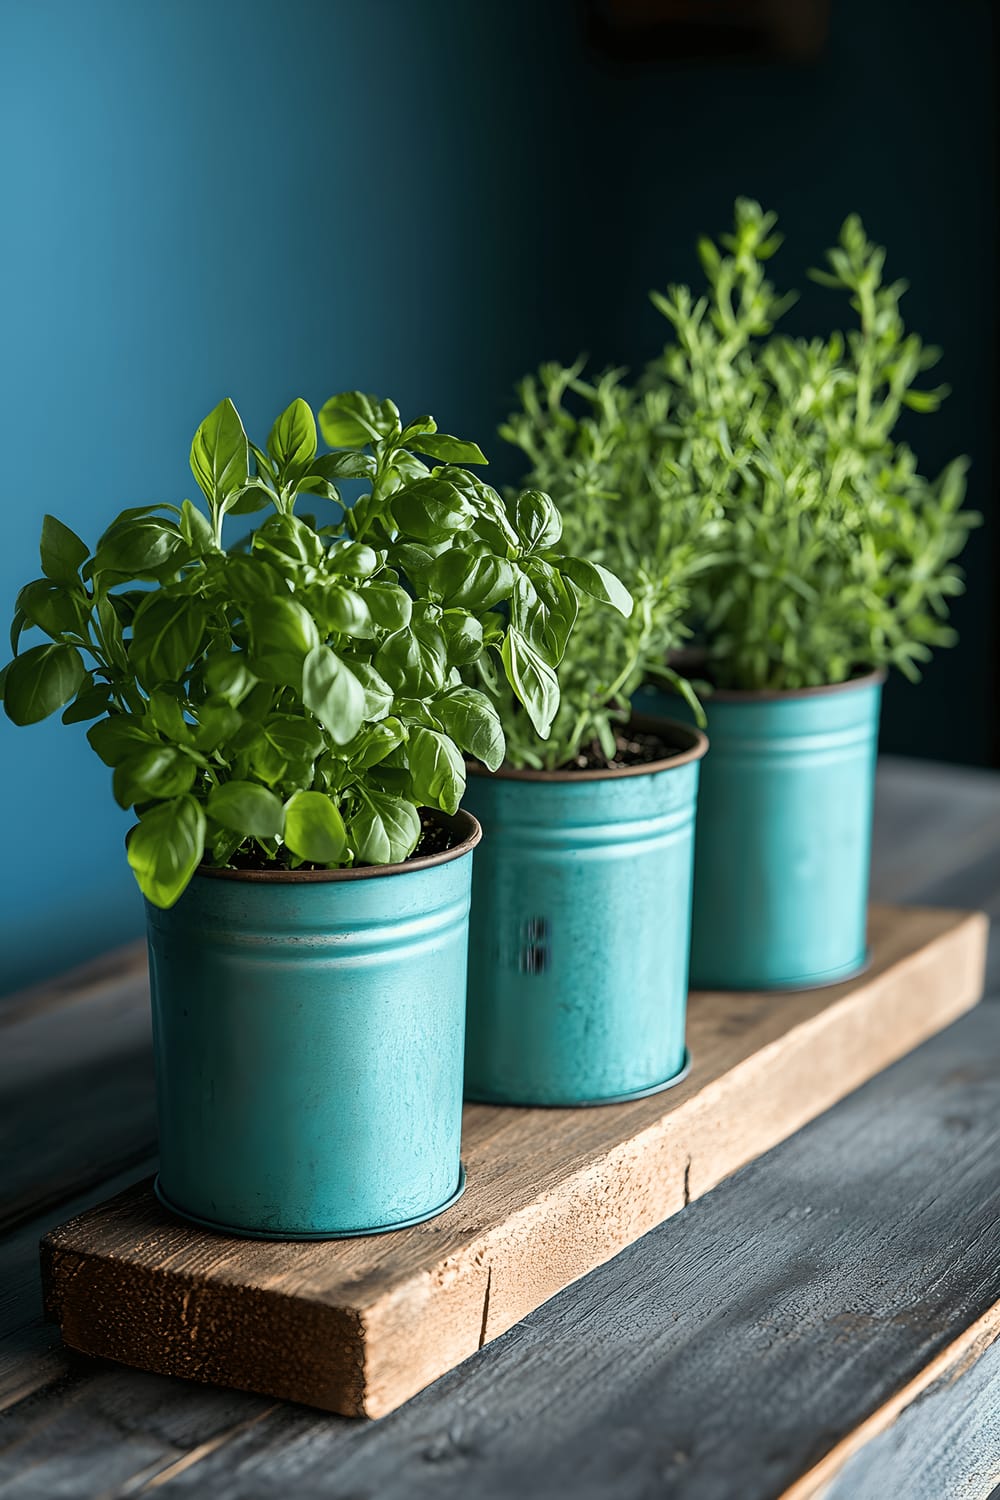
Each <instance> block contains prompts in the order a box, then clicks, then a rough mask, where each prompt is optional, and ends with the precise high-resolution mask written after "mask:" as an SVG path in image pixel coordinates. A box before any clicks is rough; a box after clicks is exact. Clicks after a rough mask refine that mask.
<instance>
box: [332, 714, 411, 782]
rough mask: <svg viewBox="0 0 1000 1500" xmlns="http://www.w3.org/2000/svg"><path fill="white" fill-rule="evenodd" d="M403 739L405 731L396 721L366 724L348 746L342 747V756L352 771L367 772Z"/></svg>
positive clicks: (383, 720)
mask: <svg viewBox="0 0 1000 1500" xmlns="http://www.w3.org/2000/svg"><path fill="white" fill-rule="evenodd" d="M405 739H406V730H405V729H404V728H403V726H402V724H401V723H400V721H399V720H398V719H382V720H381V722H380V723H378V724H366V725H365V726H364V728H363V729H362V730H361V731H360V732H359V733H358V734H357V735H355V737H354V739H353V740H351V742H350V744H348V745H345V746H344V750H343V754H344V756H345V757H346V759H347V761H348V762H349V764H350V766H351V769H352V771H367V770H368V769H369V767H370V766H377V765H379V764H380V763H381V762H382V761H383V760H385V758H386V756H387V755H391V754H392V752H393V750H395V749H396V748H397V747H398V746H399V745H401V744H403V742H404V740H405Z"/></svg>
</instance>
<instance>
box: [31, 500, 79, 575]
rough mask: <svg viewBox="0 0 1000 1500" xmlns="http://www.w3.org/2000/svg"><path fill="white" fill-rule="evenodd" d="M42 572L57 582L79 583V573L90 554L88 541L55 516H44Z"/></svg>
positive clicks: (41, 550)
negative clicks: (83, 540)
mask: <svg viewBox="0 0 1000 1500" xmlns="http://www.w3.org/2000/svg"><path fill="white" fill-rule="evenodd" d="M38 550H39V552H40V553H41V558H42V572H43V573H44V574H45V576H46V578H51V579H53V581H54V582H55V583H77V582H78V574H79V572H80V569H81V568H82V567H83V564H84V563H85V562H86V561H87V558H88V557H89V556H90V549H89V547H88V546H87V544H86V542H82V541H81V540H80V538H79V537H78V536H77V534H76V532H75V531H70V529H69V527H68V526H64V525H63V523H62V522H61V521H57V520H56V518H55V516H43V517H42V540H41V544H40V546H39V549H38Z"/></svg>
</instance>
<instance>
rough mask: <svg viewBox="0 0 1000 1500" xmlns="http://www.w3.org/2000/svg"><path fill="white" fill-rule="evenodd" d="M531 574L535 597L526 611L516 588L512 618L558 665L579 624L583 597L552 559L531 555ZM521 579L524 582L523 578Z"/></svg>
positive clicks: (537, 648)
mask: <svg viewBox="0 0 1000 1500" xmlns="http://www.w3.org/2000/svg"><path fill="white" fill-rule="evenodd" d="M528 576H529V577H530V580H531V584H532V589H531V593H532V594H533V596H534V597H533V601H532V602H531V603H530V604H529V607H528V608H527V610H526V611H524V612H523V613H522V611H521V609H520V607H519V603H518V599H519V594H518V592H515V606H514V608H513V609H512V611H511V620H512V622H513V624H514V625H515V627H516V628H517V629H519V630H520V631H522V633H523V634H524V635H526V636H527V638H528V640H529V641H530V642H531V644H532V645H533V646H534V648H535V650H536V651H537V652H538V653H539V655H541V656H543V657H544V658H545V660H546V661H547V662H548V663H549V665H550V666H553V667H557V666H558V665H559V663H560V662H561V661H562V659H563V655H564V653H565V650H566V643H567V641H568V640H569V637H570V633H571V631H572V629H573V626H574V625H575V624H576V617H577V614H578V612H579V608H580V605H579V601H578V599H577V595H576V592H575V590H574V589H572V588H570V586H569V585H568V584H566V583H565V582H564V581H563V579H562V578H561V577H560V575H559V573H557V572H556V570H555V568H553V567H551V566H550V564H549V563H545V562H542V561H541V560H540V559H537V558H533V559H531V560H530V561H529V563H528ZM518 581H519V583H520V582H521V581H522V580H518Z"/></svg>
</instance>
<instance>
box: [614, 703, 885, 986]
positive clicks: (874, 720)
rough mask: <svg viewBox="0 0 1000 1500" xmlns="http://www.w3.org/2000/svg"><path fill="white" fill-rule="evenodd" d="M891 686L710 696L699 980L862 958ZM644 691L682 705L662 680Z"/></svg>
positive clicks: (796, 980)
mask: <svg viewBox="0 0 1000 1500" xmlns="http://www.w3.org/2000/svg"><path fill="white" fill-rule="evenodd" d="M881 693H882V685H881V682H880V681H879V680H878V679H877V678H867V679H864V680H861V681H859V682H856V683H845V684H843V685H842V686H840V687H837V688H833V689H819V690H807V691H805V692H802V693H787V694H783V695H778V696H775V697H769V696H767V695H760V696H756V695H753V694H746V695H741V694H737V693H734V694H731V695H730V694H718V695H714V696H712V697H709V698H707V699H706V700H705V711H706V714H707V717H708V724H707V728H706V732H707V734H708V739H709V751H708V754H707V756H706V757H705V762H704V766H703V768H702V780H701V791H700V794H699V806H698V831H697V838H696V841H695V876H694V915H693V930H692V938H691V983H692V985H693V986H694V987H695V988H696V989H722V990H758V989H765V990H766V989H795V988H799V987H802V986H806V985H816V984H832V983H834V982H836V981H837V980H838V979H844V978H846V977H847V976H848V975H849V974H852V973H855V972H856V971H857V970H858V969H859V968H861V967H862V966H863V964H864V962H865V954H866V949H865V931H866V923H867V906H868V874H869V866H870V863H871V837H872V808H873V802H874V795H875V755H876V750H877V744H878V724H879V706H880V702H881ZM636 701H637V703H638V704H640V705H641V707H642V710H643V712H645V713H649V712H652V710H653V708H654V706H656V705H657V704H658V705H659V707H660V709H661V711H662V712H665V713H669V712H676V711H677V707H676V705H677V700H676V699H675V698H670V697H668V696H666V695H662V694H659V695H658V694H657V693H656V692H655V690H652V691H650V690H646V691H644V692H642V693H640V694H639V695H637V700H636Z"/></svg>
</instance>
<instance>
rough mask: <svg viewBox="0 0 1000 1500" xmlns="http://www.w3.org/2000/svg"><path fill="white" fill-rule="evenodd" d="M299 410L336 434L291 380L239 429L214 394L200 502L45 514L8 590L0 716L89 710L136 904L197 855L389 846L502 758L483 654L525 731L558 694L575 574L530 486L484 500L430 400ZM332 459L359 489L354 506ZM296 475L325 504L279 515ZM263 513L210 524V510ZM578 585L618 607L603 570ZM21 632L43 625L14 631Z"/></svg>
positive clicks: (197, 460) (363, 852) (551, 512)
mask: <svg viewBox="0 0 1000 1500" xmlns="http://www.w3.org/2000/svg"><path fill="white" fill-rule="evenodd" d="M318 425H319V431H321V432H322V434H323V436H324V438H325V439H326V440H327V442H329V443H330V444H331V445H333V446H334V448H335V449H336V451H334V452H331V453H326V454H322V455H317V447H318V433H317V421H316V418H315V417H314V415H313V413H312V411H311V410H310V408H309V406H308V405H307V404H306V402H305V401H302V400H296V401H293V402H292V404H291V405H290V406H289V407H288V409H287V410H286V411H284V412H282V414H281V415H280V416H279V417H278V419H277V421H276V422H275V423H274V425H273V426H272V428H271V431H270V434H269V436H268V439H267V444H266V447H264V448H261V447H258V446H257V445H256V444H254V443H252V442H251V441H250V440H249V439H248V437H247V435H246V432H245V429H244V427H243V423H242V421H241V419H240V416H239V413H238V412H237V410H236V408H235V406H234V405H233V404H232V402H231V401H228V400H226V401H223V402H221V403H220V404H219V405H218V406H217V407H216V408H215V409H214V411H212V412H210V413H209V415H208V416H207V417H206V418H205V420H204V422H203V423H202V424H201V426H200V427H199V428H198V431H197V433H196V434H195V438H194V442H193V444H192V447H191V469H192V472H193V474H194V477H195V479H196V480H197V482H198V484H199V486H200V488H201V490H202V493H203V495H204V499H205V505H206V508H205V509H202V508H200V507H199V506H197V505H194V504H192V502H191V501H190V500H185V501H184V502H183V504H182V505H180V506H179V507H178V506H170V505H159V506H157V505H150V506H139V507H136V508H133V509H130V510H126V511H123V512H122V514H121V515H119V516H118V517H117V518H116V519H115V521H114V522H113V523H112V525H111V526H109V527H108V529H107V530H106V531H105V533H104V535H103V536H102V537H101V538H100V540H99V541H98V543H97V546H96V548H95V549H94V552H93V555H91V553H90V551H89V549H88V547H87V546H86V545H85V544H84V543H83V542H82V541H81V540H80V538H79V537H77V536H76V535H75V533H74V532H72V531H71V530H70V529H69V528H68V527H66V526H64V525H63V524H62V523H61V522H59V521H57V520H55V519H54V518H53V517H51V516H47V517H46V518H45V522H44V526H43V530H42V540H41V560H42V570H43V574H44V576H43V577H42V578H40V579H37V580H35V581H33V582H32V583H29V584H28V585H27V586H26V587H25V588H24V589H22V590H21V593H20V595H19V596H18V601H17V611H16V614H15V619H14V626H13V629H12V632H11V641H12V649H13V651H14V659H13V661H12V662H10V663H9V665H8V666H7V667H6V668H5V669H4V672H3V674H2V679H0V680H2V684H3V698H4V706H5V709H6V711H7V714H8V715H9V717H10V718H11V719H13V721H14V722H15V723H17V724H31V723H35V722H37V721H38V720H40V719H44V718H46V717H47V716H48V715H50V714H52V713H54V712H55V711H56V710H57V709H60V708H61V709H64V712H63V720H64V722H65V723H80V722H87V721H93V722H92V723H91V727H90V729H89V731H88V738H89V740H90V742H91V745H92V746H93V748H94V750H95V751H96V752H97V754H98V755H99V756H100V758H101V759H102V760H103V761H104V763H105V764H106V765H107V766H109V767H110V768H111V769H112V772H113V790H114V795H115V797H116V799H117V801H118V802H119V803H120V804H121V805H122V806H123V807H134V808H135V809H136V812H137V815H138V823H137V825H136V827H135V828H134V829H133V831H132V833H131V835H130V838H129V844H128V857H129V861H130V863H131V865H132V868H133V871H134V872H135V875H136V878H137V880H138V883H139V885H140V887H141V888H142V890H143V892H144V893H145V895H146V896H147V897H148V899H149V900H150V901H152V902H154V903H155V904H157V905H159V906H169V905H171V904H172V903H173V902H174V901H176V899H177V898H178V896H179V895H180V894H181V892H182V891H183V889H184V887H185V885H186V884H187V882H188V881H189V880H190V879H191V876H192V875H193V873H194V872H195V870H196V869H197V868H198V866H199V864H201V863H202V862H203V861H205V862H207V863H209V864H214V865H219V866H225V865H227V864H229V863H231V862H232V861H233V860H234V859H235V860H237V862H238V863H240V864H241V865H247V864H251V865H257V866H260V867H263V868H267V867H268V865H273V866H275V867H279V866H296V865H300V864H302V863H306V862H308V863H310V864H313V865H318V866H322V867H327V868H341V867H348V866H351V865H353V864H358V863H364V864H384V863H395V862H398V861H401V860H404V859H406V858H407V857H408V856H409V855H410V854H411V853H412V852H413V850H414V849H415V848H416V846H417V844H418V842H419V840H420V837H421V821H420V816H419V811H418V809H419V808H420V807H430V808H439V809H442V810H444V811H447V812H453V811H455V809H457V807H458V806H459V803H460V801H461V798H462V794H463V792H464V789H465V757H466V756H467V755H468V756H474V757H476V758H478V759H479V760H481V761H482V762H484V763H485V764H486V765H487V766H489V767H490V768H492V769H495V768H496V767H497V766H498V765H499V764H500V762H501V760H502V759H503V756H504V750H505V745H504V736H503V731H502V729H501V727H500V720H499V718H498V716H497V712H496V709H495V706H494V703H493V700H492V697H491V696H490V694H489V693H488V692H485V691H483V688H482V686H481V685H480V686H477V685H476V684H477V683H479V684H482V683H484V682H485V683H489V684H492V685H493V686H494V687H496V685H497V684H498V683H499V681H500V680H501V674H502V673H504V672H506V680H507V681H508V682H509V683H510V684H511V688H510V691H511V692H512V693H516V695H517V700H518V704H519V712H520V721H521V722H520V723H519V730H520V732H522V733H528V732H529V731H527V730H526V728H525V726H527V725H530V726H532V727H531V730H530V734H531V735H532V736H536V735H544V734H546V733H547V732H548V728H549V725H550V723H551V721H552V718H553V715H554V714H555V713H556V711H557V708H558V685H557V682H556V678H555V672H554V666H555V663H556V662H557V661H558V659H559V657H560V656H561V655H562V653H563V652H564V650H565V648H566V642H567V639H568V636H569V631H570V629H571V627H572V624H573V621H574V619H575V616H576V609H577V588H578V585H577V583H576V582H575V581H574V580H575V579H582V580H583V583H582V584H581V585H580V587H583V588H589V589H590V590H591V592H593V591H594V584H593V578H592V574H591V572H590V571H588V567H589V565H588V564H587V563H585V562H584V561H583V560H582V559H580V558H575V559H564V558H563V556H562V554H561V552H559V551H558V550H556V546H555V544H556V541H557V540H558V535H559V518H558V513H557V511H556V510H555V507H554V506H553V505H552V502H551V501H550V500H549V499H548V497H547V496H546V495H543V494H540V493H536V492H531V493H530V494H527V495H524V496H521V497H518V498H516V499H514V500H513V501H511V503H510V504H509V505H505V503H504V502H503V500H502V499H501V497H500V496H499V495H498V494H497V492H496V491H495V490H493V489H491V488H490V487H489V485H487V484H484V483H483V482H482V481H481V480H480V479H478V478H477V477H476V476H475V475H474V474H472V473H470V472H469V470H468V469H467V468H464V467H462V465H465V464H481V463H484V462H485V459H484V458H483V455H482V453H481V451H480V449H479V448H478V447H477V446H476V444H475V443H470V442H465V441H463V440H461V439H458V438H454V437H451V436H449V435H448V434H446V433H439V432H438V431H437V428H436V424H435V423H434V421H433V419H432V418H430V417H420V418H418V419H417V420H416V421H414V422H411V423H410V424H409V425H408V426H407V427H406V428H405V429H404V427H403V425H402V423H401V421H400V417H399V412H398V411H397V409H396V407H395V405H394V404H393V403H392V402H391V401H380V400H376V398H374V397H372V396H366V395H363V394H361V393H360V392H357V391H349V392H345V393H343V394H341V395H338V396H334V397H333V398H331V400H330V401H328V402H327V403H326V405H325V406H324V407H323V409H322V411H321V412H320V413H319V424H318ZM420 454H423V455H425V456H426V457H427V458H428V459H429V460H431V462H430V463H425V462H424V460H423V458H421V457H420V456H419V455H420ZM435 460H440V462H439V463H435ZM342 480H351V481H358V480H361V481H363V482H364V483H365V484H366V486H367V487H366V489H365V491H364V493H363V494H362V495H361V496H360V498H359V499H358V500H356V502H355V503H354V504H353V506H348V505H347V504H346V503H345V502H344V501H343V500H342V499H341V495H340V491H339V489H338V483H339V482H340V481H342ZM302 497H307V498H308V499H309V501H310V502H311V503H314V504H318V505H319V506H321V507H322V508H324V509H325V511H326V514H327V517H328V519H316V518H314V517H313V516H309V515H300V514H296V505H297V502H298V501H299V500H300V499H301V498H302ZM262 510H266V512H267V514H266V515H265V516H264V517H263V519H261V520H260V522H259V524H257V525H256V527H255V528H254V529H253V530H252V531H251V532H250V534H249V536H244V537H242V538H240V539H238V540H237V541H236V542H235V543H234V544H233V545H232V546H231V547H229V548H228V549H227V548H225V547H224V546H223V542H222V531H223V521H224V518H225V517H226V516H227V515H229V516H239V515H243V514H249V513H252V512H259V511H262ZM564 565H565V570H564ZM137 584H141V585H143V586H142V587H136V585H137ZM602 590H603V596H604V597H607V598H609V599H613V600H614V602H615V603H616V604H617V605H618V606H619V607H624V606H625V603H626V596H625V595H624V594H623V592H622V590H621V586H620V585H619V584H618V582H617V580H613V579H611V580H609V579H603V581H602V582H601V584H600V587H599V588H598V589H597V592H598V593H600V592H601V591H602ZM498 606H499V608H498ZM26 629H36V630H39V631H41V632H42V633H43V635H45V636H47V637H48V638H49V639H48V641H47V642H45V643H43V644H39V645H32V646H30V647H29V648H28V649H27V650H24V651H21V649H20V641H21V635H22V632H23V631H24V630H26ZM470 679H473V680H470Z"/></svg>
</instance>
